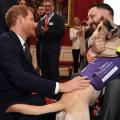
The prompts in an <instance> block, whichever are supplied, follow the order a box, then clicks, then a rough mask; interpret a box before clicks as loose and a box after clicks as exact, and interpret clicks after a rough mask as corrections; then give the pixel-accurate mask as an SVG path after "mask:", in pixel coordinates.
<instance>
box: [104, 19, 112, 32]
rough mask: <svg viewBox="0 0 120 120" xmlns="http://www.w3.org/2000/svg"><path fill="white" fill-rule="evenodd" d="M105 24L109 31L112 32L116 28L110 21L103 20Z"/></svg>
mask: <svg viewBox="0 0 120 120" xmlns="http://www.w3.org/2000/svg"><path fill="white" fill-rule="evenodd" d="M103 24H104V25H105V26H106V28H107V30H108V31H110V30H111V29H113V28H114V26H112V23H111V21H110V20H108V19H104V20H103Z"/></svg>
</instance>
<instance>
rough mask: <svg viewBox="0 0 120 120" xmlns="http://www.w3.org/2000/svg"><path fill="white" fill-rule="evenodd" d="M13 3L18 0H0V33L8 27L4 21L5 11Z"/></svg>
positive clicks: (16, 2)
mask: <svg viewBox="0 0 120 120" xmlns="http://www.w3.org/2000/svg"><path fill="white" fill-rule="evenodd" d="M15 4H18V0H0V34H2V33H4V32H6V31H8V27H7V25H6V23H5V13H6V12H7V10H8V9H9V8H10V7H11V6H12V5H15Z"/></svg>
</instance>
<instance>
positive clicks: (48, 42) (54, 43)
mask: <svg viewBox="0 0 120 120" xmlns="http://www.w3.org/2000/svg"><path fill="white" fill-rule="evenodd" d="M42 25H44V20H43V21H40V22H39V23H38V31H39V33H38V34H39V40H41V42H42V52H46V53H52V54H53V53H55V54H56V53H58V54H59V53H60V41H61V38H62V36H63V35H64V22H63V19H62V18H61V17H60V16H59V15H57V14H54V15H53V16H52V18H51V19H50V21H49V24H48V31H47V32H45V33H42V32H41V26H42Z"/></svg>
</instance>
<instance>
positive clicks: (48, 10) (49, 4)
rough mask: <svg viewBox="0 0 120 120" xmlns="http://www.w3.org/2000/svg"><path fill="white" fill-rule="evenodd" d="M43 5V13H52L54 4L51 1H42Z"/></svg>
mask: <svg viewBox="0 0 120 120" xmlns="http://www.w3.org/2000/svg"><path fill="white" fill-rule="evenodd" d="M43 6H44V7H45V13H46V14H50V13H52V12H53V10H54V5H53V3H52V2H50V1H46V2H44V3H43Z"/></svg>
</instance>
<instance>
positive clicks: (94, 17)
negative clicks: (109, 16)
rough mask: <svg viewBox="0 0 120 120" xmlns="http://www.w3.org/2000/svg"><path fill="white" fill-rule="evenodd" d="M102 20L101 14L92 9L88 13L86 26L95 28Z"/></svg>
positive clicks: (99, 10)
mask: <svg viewBox="0 0 120 120" xmlns="http://www.w3.org/2000/svg"><path fill="white" fill-rule="evenodd" d="M102 18H103V12H102V10H101V9H99V8H97V7H93V8H91V9H90V10H89V11H88V24H89V25H90V26H91V27H93V28H96V27H97V25H98V24H99V23H100V22H101V20H102Z"/></svg>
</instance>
